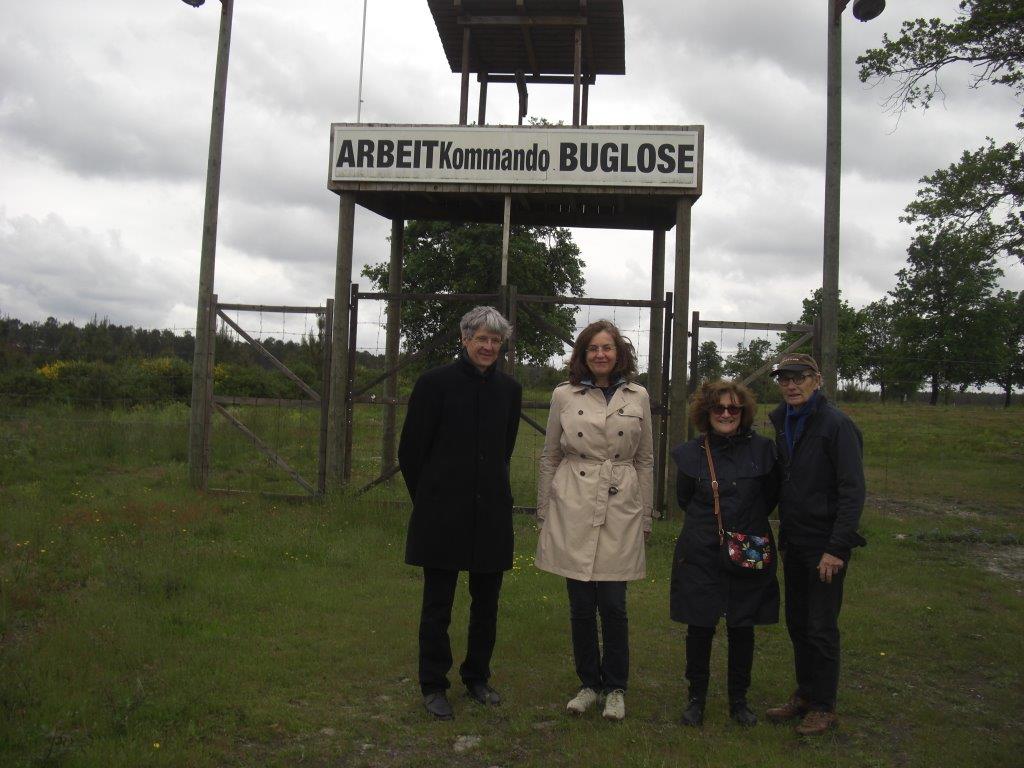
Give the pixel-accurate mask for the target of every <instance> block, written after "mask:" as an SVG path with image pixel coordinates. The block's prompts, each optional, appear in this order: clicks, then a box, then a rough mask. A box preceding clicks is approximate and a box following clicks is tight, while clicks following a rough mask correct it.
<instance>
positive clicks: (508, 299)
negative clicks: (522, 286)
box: [504, 285, 519, 376]
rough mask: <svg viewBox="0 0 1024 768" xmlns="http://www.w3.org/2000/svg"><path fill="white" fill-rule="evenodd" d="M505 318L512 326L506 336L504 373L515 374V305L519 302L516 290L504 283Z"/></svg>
mask: <svg viewBox="0 0 1024 768" xmlns="http://www.w3.org/2000/svg"><path fill="white" fill-rule="evenodd" d="M504 290H505V319H506V320H508V322H509V324H510V325H511V326H512V335H511V336H509V338H508V354H507V356H506V357H507V359H508V367H507V368H506V369H505V373H507V374H508V375H509V376H515V370H516V305H517V304H518V303H519V296H518V292H517V291H516V287H515V286H514V285H506V286H505V288H504Z"/></svg>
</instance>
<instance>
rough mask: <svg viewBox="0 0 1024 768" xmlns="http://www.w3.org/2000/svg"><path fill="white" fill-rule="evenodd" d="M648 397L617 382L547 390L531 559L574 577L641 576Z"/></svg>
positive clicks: (649, 492) (649, 459)
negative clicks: (609, 389) (605, 387)
mask: <svg viewBox="0 0 1024 768" xmlns="http://www.w3.org/2000/svg"><path fill="white" fill-rule="evenodd" d="M653 500H654V446H653V441H652V437H651V401H650V397H649V396H648V394H647V390H646V389H644V388H643V387H641V386H640V385H639V384H624V385H622V386H620V387H619V388H618V389H617V390H615V394H614V395H613V396H612V399H611V401H610V402H608V403H605V399H604V393H603V392H602V391H601V390H600V389H595V388H593V387H588V386H585V385H574V384H568V383H565V384H559V385H558V386H557V387H555V391H554V392H553V393H552V394H551V410H550V411H549V413H548V425H547V435H546V437H545V440H544V451H543V453H542V454H541V458H540V470H539V477H538V480H537V518H538V521H539V522H540V523H541V532H540V536H539V538H538V541H537V560H536V563H537V567H538V568H540V569H541V570H543V571H550V572H551V573H556V574H558V575H560V576H566V577H568V578H571V579H577V580H579V581H633V580H636V579H642V578H644V574H645V569H646V558H645V553H644V532H645V531H650V530H651V508H652V506H653Z"/></svg>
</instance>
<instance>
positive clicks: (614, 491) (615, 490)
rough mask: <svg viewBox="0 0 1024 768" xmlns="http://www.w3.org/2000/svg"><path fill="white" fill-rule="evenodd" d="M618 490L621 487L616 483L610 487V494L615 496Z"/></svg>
mask: <svg viewBox="0 0 1024 768" xmlns="http://www.w3.org/2000/svg"><path fill="white" fill-rule="evenodd" d="M618 492H619V489H618V488H616V487H615V486H614V485H613V486H612V487H611V488H609V489H608V495H609V496H614V495H615V494H617V493H618Z"/></svg>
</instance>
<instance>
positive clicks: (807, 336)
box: [741, 331, 814, 386]
mask: <svg viewBox="0 0 1024 768" xmlns="http://www.w3.org/2000/svg"><path fill="white" fill-rule="evenodd" d="M812 336H814V334H813V333H812V332H810V331H809V332H807V333H805V334H804V335H803V336H801V337H800V338H799V339H797V340H796V341H794V342H793V343H792V344H790V345H789V346H788V347H786V348H785V349H784V350H782V351H781V352H779V353H778V354H777V355H773V356H772V359H771V360H769V361H768V362H767V363H765V364H764V365H762V366H761V367H760V368H758V369H757V370H756V371H754V372H753V373H752V374H750V375H749V376H747V378H745V379H744V380H743V381H742V382H741V383H742V384H743V386H746V385H747V384H749V383H750V382H752V381H753V380H754V379H756V378H757V377H758V376H760V375H761V374H762V373H766V372H767V371H770V370H771V369H772V368H774V367H775V366H776V365H777V364H778V362H779V360H781V359H782V358H783V356H784V355H785V354H786V353H787V352H792V351H793V350H794V349H796V348H797V347H799V346H800V345H801V344H803V343H804V342H806V341H810V340H811V337H812Z"/></svg>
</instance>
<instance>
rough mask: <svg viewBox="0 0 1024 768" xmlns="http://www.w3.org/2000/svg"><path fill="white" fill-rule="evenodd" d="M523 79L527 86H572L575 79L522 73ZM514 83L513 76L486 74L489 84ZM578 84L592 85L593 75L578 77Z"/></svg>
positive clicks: (566, 76)
mask: <svg viewBox="0 0 1024 768" xmlns="http://www.w3.org/2000/svg"><path fill="white" fill-rule="evenodd" d="M480 79H481V78H480V75H477V80H480ZM523 79H524V81H525V82H526V83H528V84H535V85H572V84H573V83H574V82H575V79H574V78H573V76H572V75H527V74H525V73H524V75H523ZM515 81H516V76H515V74H500V75H499V74H494V73H491V72H488V73H487V82H489V83H502V84H504V83H514V82H515ZM580 82H583V83H589V84H590V85H593V84H594V83H596V82H597V77H596V76H595V75H583V74H581V75H580Z"/></svg>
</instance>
